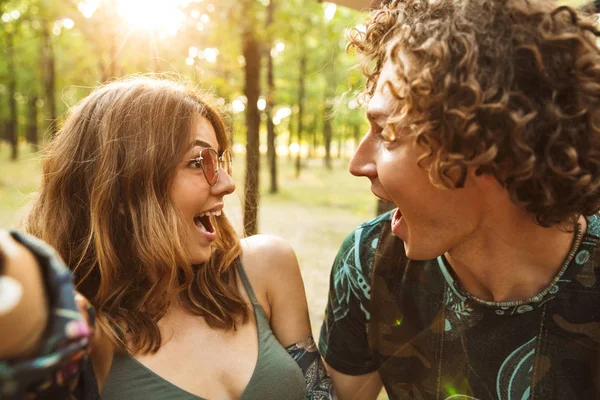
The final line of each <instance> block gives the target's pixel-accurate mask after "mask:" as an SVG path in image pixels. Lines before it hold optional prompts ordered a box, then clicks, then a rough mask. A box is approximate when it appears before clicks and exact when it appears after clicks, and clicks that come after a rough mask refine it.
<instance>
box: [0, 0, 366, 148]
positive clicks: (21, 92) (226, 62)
mask: <svg viewBox="0 0 600 400" xmlns="http://www.w3.org/2000/svg"><path fill="white" fill-rule="evenodd" d="M127 1H131V0H99V1H93V0H1V1H0V16H1V17H2V18H3V19H2V21H3V22H2V25H1V26H0V49H1V53H2V54H3V55H6V54H7V41H8V35H12V41H13V45H12V47H13V50H14V54H15V57H14V62H15V64H16V83H17V84H16V86H17V95H16V96H15V97H16V99H17V108H18V113H19V117H18V119H19V135H20V136H21V137H23V136H24V129H25V125H26V123H27V121H26V119H27V116H28V114H27V101H28V98H29V97H30V96H36V97H39V98H40V101H38V103H37V104H38V107H39V111H40V116H39V120H38V123H39V124H38V125H39V128H40V129H39V131H40V132H44V131H46V130H47V128H48V125H49V123H50V121H49V118H50V114H49V110H48V99H47V98H45V95H44V78H45V77H47V76H49V75H48V73H49V72H48V71H47V70H45V69H44V68H45V67H44V63H43V59H42V58H43V57H42V53H43V46H44V43H43V27H44V26H48V27H49V30H50V47H51V50H52V54H53V57H54V59H55V85H54V98H55V99H56V105H57V115H59V116H60V115H62V114H64V113H65V112H66V111H67V110H68V108H69V107H70V106H72V105H73V104H75V103H76V102H77V101H78V100H80V99H81V98H82V97H84V96H85V95H86V94H87V93H89V90H90V88H92V87H95V86H97V85H98V84H101V83H102V82H105V81H107V80H112V79H115V78H118V77H121V76H124V75H127V74H132V73H152V72H159V73H169V74H176V75H179V76H181V77H183V78H184V79H190V80H192V81H194V82H197V83H198V84H199V85H200V86H202V87H203V88H206V89H209V90H212V91H213V92H214V93H215V94H216V95H217V96H218V97H219V98H221V99H222V100H220V102H221V103H222V105H223V106H224V108H225V109H226V110H229V111H230V112H231V115H232V117H233V118H232V126H233V127H234V131H235V138H234V140H235V141H236V142H238V143H243V142H244V140H245V139H244V138H245V127H244V116H243V112H239V110H238V109H235V110H234V107H232V103H233V101H234V100H236V99H238V100H239V101H242V102H243V101H244V98H243V96H242V94H243V85H244V82H243V73H242V67H243V62H244V60H243V57H241V43H240V37H241V32H242V30H243V29H245V28H249V29H253V30H254V32H255V33H256V35H257V37H258V38H259V39H260V40H261V42H262V43H263V47H264V51H265V52H267V51H272V52H273V54H274V55H275V57H274V74H275V88H276V89H275V97H274V104H275V110H277V109H278V108H288V107H289V108H291V109H292V110H296V109H297V105H296V103H297V101H298V100H297V97H298V92H297V91H298V87H297V82H298V63H299V59H300V56H301V55H302V54H307V56H308V64H307V65H308V68H307V76H306V77H305V81H306V98H305V101H304V103H305V110H306V111H305V113H304V115H305V118H306V119H305V121H304V126H305V130H306V132H304V133H303V137H304V138H306V140H310V138H312V137H314V136H315V135H316V137H317V138H318V140H317V141H318V142H319V143H320V142H322V140H321V139H320V137H321V130H322V125H323V119H324V118H333V123H334V129H333V131H334V136H335V135H339V134H343V133H344V132H349V131H350V130H349V129H346V128H345V127H344V125H346V124H348V125H350V126H353V125H355V124H363V123H364V110H358V109H354V110H351V109H349V108H348V102H349V101H351V99H352V98H353V97H354V94H355V93H356V91H357V90H359V89H360V87H361V85H362V80H361V77H360V73H359V71H357V70H352V69H351V67H352V66H353V65H354V64H355V60H354V58H353V57H352V56H350V55H347V54H346V53H345V49H344V48H345V39H344V34H345V31H346V30H347V29H351V28H352V27H354V26H356V25H357V24H358V23H359V22H360V20H361V19H362V18H363V16H362V15H360V13H358V12H355V11H351V10H348V9H345V8H343V7H337V9H335V13H332V11H333V9H334V8H335V6H333V5H332V4H327V3H323V4H321V3H318V2H317V1H316V0H309V1H306V0H286V1H284V0H273V1H275V2H276V12H275V17H274V22H273V24H272V25H271V27H270V29H268V30H267V29H266V28H265V18H266V6H267V5H268V0H261V1H259V0H248V1H250V2H251V10H252V12H251V13H250V14H251V15H248V14H245V15H242V12H241V9H242V7H240V6H239V1H235V0H219V1H210V0H202V1H198V0H195V1H186V2H182V3H181V4H180V5H179V8H178V11H179V12H181V13H183V14H182V15H184V18H183V19H181V20H180V21H179V23H178V25H177V29H176V30H175V31H168V29H164V26H162V22H160V23H157V24H155V25H152V26H148V27H145V28H142V29H140V28H139V27H135V26H134V25H132V24H131V23H130V22H128V21H127V18H125V17H124V16H123V14H122V13H120V11H119V10H120V7H122V5H123V4H125V3H126V2H127ZM94 3H96V4H95V7H94ZM152 3H154V2H147V3H143V2H140V3H139V4H141V6H139V13H140V15H141V16H143V14H144V13H145V12H146V11H147V10H146V9H145V8H146V4H148V7H151V4H152ZM173 3H177V2H170V1H166V0H165V1H164V4H173ZM326 11H327V12H326ZM167 14H168V13H165V15H167ZM45 24H46V25H45ZM283 46H284V48H282V47H283ZM205 49H209V50H207V51H208V52H212V53H211V54H212V57H213V58H211V55H208V56H207V54H208V53H206V52H205ZM217 52H218V55H217V56H216V60H215V57H214V54H217ZM205 53H206V54H205ZM190 64H191V65H190ZM332 71H333V72H332ZM10 74H11V72H10V71H8V63H7V59H6V57H0V121H7V119H8V118H9V115H8V110H7V98H8V93H7V85H6V82H8V80H9V78H10V77H11V75H10ZM264 87H265V85H264V84H263V93H264ZM325 101H333V103H334V104H335V107H334V112H333V115H330V116H325V115H324V104H325ZM238 104H239V103H238ZM234 111H237V112H234ZM295 117H296V116H295V114H292V115H291V116H287V117H283V118H282V119H281V121H280V122H281V124H280V125H279V126H278V127H277V131H278V134H279V144H280V145H281V144H286V143H288V129H287V127H288V125H289V124H288V123H287V122H288V119H289V118H295ZM0 126H1V124H0ZM293 126H295V124H293ZM341 127H343V128H341ZM0 133H1V132H0ZM344 134H345V133H344ZM0 137H1V135H0Z"/></svg>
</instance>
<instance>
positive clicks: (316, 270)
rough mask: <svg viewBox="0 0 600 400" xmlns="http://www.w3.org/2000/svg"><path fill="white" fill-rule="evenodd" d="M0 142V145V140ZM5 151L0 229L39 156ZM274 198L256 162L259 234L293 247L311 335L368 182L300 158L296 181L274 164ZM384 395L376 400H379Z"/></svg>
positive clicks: (15, 213)
mask: <svg viewBox="0 0 600 400" xmlns="http://www.w3.org/2000/svg"><path fill="white" fill-rule="evenodd" d="M0 143H1V142H0ZM8 159H9V147H8V145H6V144H5V143H2V144H0V227H1V228H10V227H17V226H18V224H19V221H20V220H21V218H22V217H23V216H24V215H25V214H26V213H27V210H28V203H29V202H30V199H31V198H32V196H33V194H34V193H35V191H36V190H37V189H38V187H39V182H40V177H41V171H40V163H39V156H38V155H36V154H35V153H33V152H31V150H30V149H28V148H25V147H23V148H22V149H21V156H20V158H19V160H18V161H17V162H14V163H12V162H9V161H7V160H8ZM244 160H245V158H244V156H243V155H237V156H236V157H234V173H233V177H234V181H235V183H236V186H237V189H236V192H235V193H234V194H232V195H231V196H228V197H226V198H225V205H226V206H225V210H226V212H227V215H228V217H229V218H230V220H231V221H232V223H233V225H234V226H235V227H236V229H237V230H238V232H241V231H242V221H243V218H242V197H243V191H244V190H243V188H244ZM279 161H280V162H279V167H280V170H279V185H280V192H279V193H278V194H269V193H268V190H269V187H268V182H269V176H268V171H267V170H266V160H264V159H263V160H261V162H262V164H261V165H262V166H263V171H262V172H261V174H260V184H259V185H260V192H261V196H260V203H259V216H258V218H259V224H258V226H259V233H267V234H272V235H277V236H280V237H282V238H284V239H286V240H287V241H288V242H290V243H291V244H292V246H293V247H294V249H295V251H296V254H297V256H298V260H299V263H300V267H301V270H302V276H303V279H304V285H305V288H306V295H307V299H308V305H309V312H310V319H311V325H312V329H313V334H314V335H315V336H318V333H319V329H320V326H321V321H322V319H323V312H324V310H325V305H326V302H327V292H328V289H329V272H330V269H331V263H332V262H333V259H334V257H335V255H336V253H337V250H338V248H339V246H340V245H341V243H342V241H343V240H344V238H345V237H346V236H347V235H348V234H349V233H350V232H351V231H352V230H353V229H354V228H355V227H356V226H357V225H358V224H360V223H361V222H363V221H365V220H368V219H370V218H372V217H373V216H374V215H375V207H376V201H375V199H374V197H373V195H372V194H371V192H370V191H369V182H368V181H367V180H366V179H364V178H361V179H358V178H355V177H353V176H351V175H350V174H349V173H348V171H347V168H346V167H347V164H348V160H334V165H333V169H332V170H327V169H326V168H325V167H324V166H323V162H322V160H317V159H314V160H306V161H305V168H304V169H303V170H302V173H301V175H300V177H299V178H296V177H295V170H294V166H293V162H292V161H290V160H288V159H287V158H282V159H280V160H279ZM384 398H385V397H380V399H384Z"/></svg>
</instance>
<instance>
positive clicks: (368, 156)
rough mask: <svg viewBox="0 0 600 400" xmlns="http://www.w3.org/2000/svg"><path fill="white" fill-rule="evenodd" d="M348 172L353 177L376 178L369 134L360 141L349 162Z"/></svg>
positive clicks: (372, 145) (371, 141)
mask: <svg viewBox="0 0 600 400" xmlns="http://www.w3.org/2000/svg"><path fill="white" fill-rule="evenodd" d="M348 170H349V171H350V173H351V174H352V175H354V176H365V177H367V178H374V177H376V176H377V165H376V163H375V157H374V143H373V138H372V137H371V135H370V134H366V135H365V137H364V138H363V139H362V141H361V142H360V144H359V145H358V148H357V149H356V152H355V153H354V155H353V156H352V159H351V160H350V165H349V166H348Z"/></svg>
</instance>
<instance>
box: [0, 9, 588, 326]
mask: <svg viewBox="0 0 600 400" xmlns="http://www.w3.org/2000/svg"><path fill="white" fill-rule="evenodd" d="M340 2H342V3H348V4H349V3H354V4H356V3H357V2H356V1H354V2H351V1H348V0H340ZM364 3H365V4H368V3H369V1H368V0H365V1H364ZM560 3H563V4H569V5H573V6H578V7H579V6H584V5H585V4H586V1H585V0H563V1H560ZM364 17H365V15H364V14H362V13H361V12H359V11H355V10H351V9H349V8H346V7H343V6H340V5H336V4H334V3H327V2H324V3H320V2H318V1H317V0H270V1H269V0H238V1H235V0H0V54H1V56H0V228H14V227H19V224H20V221H21V219H22V217H23V216H24V215H25V214H26V213H27V210H28V204H29V202H30V200H31V198H32V196H34V195H35V192H36V190H37V188H38V185H39V181H40V173H41V171H40V154H41V151H42V150H43V148H44V144H45V143H47V141H48V140H49V139H50V138H51V137H52V136H53V135H54V134H56V131H57V129H58V128H59V127H60V125H61V122H62V120H63V119H64V115H65V113H66V111H67V110H68V109H69V107H71V106H73V105H74V104H75V103H77V101H79V100H80V99H81V98H83V97H84V96H86V95H87V94H88V93H89V92H90V91H91V89H92V88H94V87H96V86H98V85H100V84H102V83H103V82H107V81H110V80H112V79H116V78H119V77H122V76H124V75H128V74H134V73H138V74H139V73H142V74H144V73H160V74H167V75H174V76H178V77H180V78H182V79H187V80H189V81H192V82H194V83H196V84H198V85H199V86H200V87H202V88H204V89H207V90H210V91H212V92H213V93H214V94H215V95H216V97H217V99H218V103H219V105H220V106H222V108H223V109H224V110H225V113H226V117H227V123H228V124H229V126H230V128H231V132H232V137H231V140H232V142H233V145H234V146H233V149H234V168H235V169H234V179H235V182H236V185H237V191H236V193H235V194H233V195H232V196H229V198H228V199H227V201H226V211H227V213H228V215H229V216H230V218H231V220H232V222H233V223H234V225H235V226H236V228H237V230H238V231H239V233H240V234H241V235H243V234H253V233H257V232H258V233H269V234H275V235H278V236H281V237H283V238H285V239H287V240H288V241H289V242H291V244H292V245H293V246H294V248H295V250H296V253H297V255H298V258H299V261H300V265H301V268H302V273H303V277H304V283H305V286H306V290H307V296H308V301H309V308H310V314H311V315H310V316H311V322H312V325H313V332H314V333H315V336H316V335H317V334H318V328H319V327H320V323H321V320H322V317H323V311H324V309H325V303H326V300H327V290H328V279H329V270H330V266H331V263H332V261H333V259H334V257H335V254H336V251H337V249H338V247H339V246H340V245H341V243H342V241H343V239H344V238H345V237H346V235H347V234H349V233H350V232H351V231H352V230H353V229H354V228H355V227H356V226H357V225H358V224H359V223H360V222H362V221H365V220H368V219H370V218H372V217H374V216H375V215H377V214H378V213H380V212H382V211H383V210H384V209H386V208H389V205H385V204H378V203H377V201H376V200H375V198H374V197H373V195H372V194H371V192H370V190H369V183H368V180H367V179H358V178H355V177H352V176H351V175H350V174H349V173H348V172H347V163H348V160H349V158H350V157H351V155H352V153H353V152H354V149H355V148H356V146H357V144H358V141H359V140H360V137H361V136H362V135H363V134H364V133H365V132H366V131H367V129H368V125H367V122H366V118H365V115H364V114H365V110H364V109H363V108H360V106H359V103H358V101H357V100H358V99H357V94H358V92H359V91H360V90H361V88H362V84H363V81H362V75H361V73H360V70H359V69H358V68H356V66H355V64H356V59H355V58H354V57H353V55H352V54H347V53H346V51H345V47H346V40H345V36H346V34H347V33H348V31H349V30H350V29H353V28H357V29H362V25H361V23H362V21H363V19H364Z"/></svg>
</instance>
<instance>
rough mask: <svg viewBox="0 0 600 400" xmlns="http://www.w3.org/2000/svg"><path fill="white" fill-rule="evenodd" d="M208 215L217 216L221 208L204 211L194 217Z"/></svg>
mask: <svg viewBox="0 0 600 400" xmlns="http://www.w3.org/2000/svg"><path fill="white" fill-rule="evenodd" d="M208 215H212V216H215V217H218V216H220V215H221V210H218V211H205V212H203V213H200V214H198V215H196V217H206V216H208Z"/></svg>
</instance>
